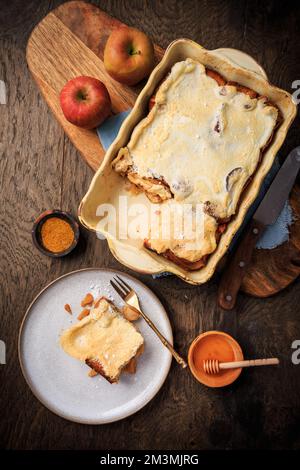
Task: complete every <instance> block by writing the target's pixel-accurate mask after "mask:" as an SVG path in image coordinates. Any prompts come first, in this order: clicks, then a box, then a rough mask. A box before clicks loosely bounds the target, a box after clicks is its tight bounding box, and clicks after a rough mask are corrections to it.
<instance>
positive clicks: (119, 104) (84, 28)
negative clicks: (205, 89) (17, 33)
mask: <svg viewBox="0 0 300 470" xmlns="http://www.w3.org/2000/svg"><path fill="white" fill-rule="evenodd" d="M121 24H122V23H121V22H120V21H118V20H116V19H115V18H112V17H111V16H109V15H107V14H106V13H104V12H103V11H101V10H100V9H99V8H97V7H95V6H94V5H91V4H88V3H85V2H81V1H73V2H68V3H64V4H63V5H61V6H59V7H58V8H56V9H55V10H53V11H52V12H51V13H49V14H48V15H47V16H46V17H45V18H44V19H43V20H42V21H41V22H40V23H39V24H38V25H37V26H36V27H35V29H34V30H33V32H32V34H31V36H30V38H29V41H28V45H27V51H26V57H27V63H28V66H29V69H30V72H31V73H32V75H33V77H34V79H35V81H36V83H37V85H38V87H39V89H40V91H41V93H42V95H43V97H44V98H45V100H46V102H47V104H48V106H49V107H50V109H51V111H52V112H53V114H54V116H55V117H56V119H57V120H58V121H59V123H60V124H61V125H62V127H63V129H64V131H65V132H66V134H67V135H68V136H69V138H70V140H71V141H72V142H73V144H74V145H75V147H76V148H77V149H78V150H79V152H80V153H81V155H82V157H83V158H84V159H85V160H86V162H87V163H88V164H89V165H90V167H91V168H92V169H93V170H95V171H96V170H97V169H98V168H99V165H100V163H101V161H102V159H103V156H104V153H105V152H104V150H103V148H102V146H101V144H100V142H99V139H98V136H97V134H96V131H95V130H85V129H80V128H79V127H75V126H73V125H72V124H70V123H69V122H68V121H67V120H66V119H65V117H64V115H63V113H62V111H61V108H60V104H59V92H60V90H61V89H62V87H63V86H64V84H65V83H66V82H67V81H68V80H70V79H71V78H73V77H76V76H78V75H89V76H92V77H96V78H98V79H99V80H101V81H102V82H103V83H105V85H106V86H107V89H108V91H109V94H110V97H111V101H112V110H113V113H115V114H116V113H119V112H121V111H125V110H127V109H129V108H131V107H132V106H133V105H134V103H135V100H136V97H137V95H138V94H139V92H140V90H141V88H142V87H143V83H141V84H139V85H138V86H136V87H129V86H126V85H121V84H120V83H118V82H116V81H115V80H113V79H112V78H111V77H109V75H108V74H107V73H106V71H105V69H104V64H103V51H104V46H105V43H106V41H107V38H108V36H109V35H110V33H111V31H112V30H113V29H114V28H116V27H118V26H120V25H121ZM163 53H164V51H163V49H162V48H161V47H159V46H156V45H155V57H156V62H159V61H160V59H161V57H162V56H163Z"/></svg>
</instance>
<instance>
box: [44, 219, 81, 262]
mask: <svg viewBox="0 0 300 470" xmlns="http://www.w3.org/2000/svg"><path fill="white" fill-rule="evenodd" d="M41 239H42V244H43V246H44V247H45V248H46V250H48V251H51V252H52V253H60V252H62V251H65V250H67V249H68V248H69V247H70V246H71V245H72V243H73V242H74V232H73V229H72V227H71V226H70V224H69V223H68V222H66V221H65V220H62V219H60V218H59V217H50V218H49V219H47V220H45V222H44V223H43V225H42V228H41Z"/></svg>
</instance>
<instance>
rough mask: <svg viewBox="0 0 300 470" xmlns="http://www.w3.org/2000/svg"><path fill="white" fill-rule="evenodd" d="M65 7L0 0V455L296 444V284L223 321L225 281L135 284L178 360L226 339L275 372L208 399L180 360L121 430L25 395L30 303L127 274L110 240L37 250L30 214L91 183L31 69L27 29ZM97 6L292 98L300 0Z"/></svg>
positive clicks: (254, 375) (71, 205) (67, 203)
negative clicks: (80, 419) (213, 53)
mask: <svg viewBox="0 0 300 470" xmlns="http://www.w3.org/2000/svg"><path fill="white" fill-rule="evenodd" d="M95 3H96V2H95ZM99 3H100V2H99ZM2 4H4V5H3V6H2ZM58 4H59V2H58V1H49V2H48V1H43V2H39V1H37V0H35V1H34V0H28V1H27V2H23V1H19V2H17V1H14V0H13V1H10V2H1V13H0V35H1V55H0V79H2V80H4V81H5V82H6V84H7V91H8V94H7V105H0V123H1V125H0V154H1V155H0V194H1V196H0V201H1V205H0V220H1V223H0V243H1V246H0V263H1V270H0V275H1V282H0V286H1V287H0V289H1V290H0V305H1V323H0V339H2V340H4V341H5V342H6V345H7V364H6V365H0V383H1V391H0V393H1V400H0V406H1V410H0V416H1V420H0V427H1V429H0V444H1V446H2V447H7V448H14V449H16V448H19V449H21V448H22V449H37V448H39V449H41V448H42V449H47V448H50V449H75V448H78V449H137V448H141V449H145V448H152V449H222V448H241V447H243V448H244V447H248V448H276V449H280V448H293V449H296V448H300V428H299V419H300V374H299V371H300V365H299V366H296V365H293V364H292V362H291V354H292V349H291V344H292V342H293V341H294V340H295V339H300V319H299V304H300V282H299V281H296V282H295V283H293V284H292V285H290V286H289V287H288V288H287V289H286V290H284V291H283V292H281V293H280V294H278V295H277V296H274V297H271V298H269V299H264V300H263V299H255V298H251V297H248V296H246V295H243V294H242V295H240V296H239V299H238V303H237V306H236V308H235V309H234V310H233V311H232V312H224V311H222V310H221V309H220V308H219V307H218V305H217V298H216V294H217V287H218V283H217V280H212V281H211V282H209V283H208V284H206V285H204V286H201V287H194V286H190V285H187V284H185V283H183V282H182V281H180V280H178V279H175V278H174V277H170V278H165V279H161V280H153V279H151V278H150V277H149V276H138V277H139V278H140V279H141V280H143V281H144V282H145V283H146V284H147V285H148V286H149V287H151V288H152V289H153V291H154V292H155V293H156V294H157V295H158V297H159V298H160V299H161V300H162V302H163V303H164V305H165V306H166V308H167V310H168V312H169V315H170V319H171V322H172V325H173V328H174V334H175V345H176V347H177V349H178V350H179V352H181V353H182V354H186V353H187V350H188V346H189V343H190V342H191V340H192V339H193V338H194V337H195V336H196V335H197V334H198V333H199V332H202V331H205V330H209V329H220V330H224V331H226V332H228V333H230V334H232V335H233V336H234V337H235V338H236V339H237V340H238V341H239V342H240V344H241V346H242V348H243V350H244V354H245V357H254V356H257V357H267V356H278V357H279V358H280V359H281V366H280V368H279V369H277V370H275V369H274V368H258V369H253V370H248V371H244V372H243V374H242V375H241V377H240V379H239V380H238V381H237V382H236V383H235V384H234V385H233V386H231V387H229V388H224V389H221V390H211V389H207V388H205V387H204V386H201V385H200V384H198V383H197V382H196V381H195V380H194V379H193V377H192V376H191V374H189V373H188V371H182V370H181V369H180V368H179V367H178V366H177V365H176V364H175V363H173V365H172V368H171V371H170V374H169V376H168V378H167V380H166V383H165V385H164V386H163V388H162V389H161V391H160V392H159V393H158V395H157V396H156V397H155V398H154V400H152V401H151V403H149V404H148V405H147V406H146V407H145V408H144V409H143V410H141V411H140V412H138V413H137V414H136V415H134V416H132V417H130V418H127V419H125V420H124V421H121V422H119V423H114V424H111V425H105V426H96V427H89V426H84V425H77V424H73V423H70V422H67V421H65V420H63V419H61V418H59V417H57V416H55V415H53V414H52V413H51V412H50V411H48V410H47V409H45V408H44V407H43V406H42V405H40V404H39V402H38V401H37V400H36V399H35V398H34V397H33V395H32V393H31V391H30V390H29V389H28V387H27V386H26V384H25V381H24V379H23V377H22V374H21V371H20V368H19V364H18V357H17V336H18V329H19V325H20V322H21V319H22V317H23V315H24V312H25V310H26V308H27V307H28V305H29V303H30V302H31V300H32V298H33V297H34V296H35V295H36V294H37V293H38V292H39V291H40V289H41V288H42V287H44V286H45V285H46V284H47V283H48V282H49V281H51V280H53V279H55V278H56V277H57V276H59V275H61V274H63V273H66V272H68V271H71V270H73V269H78V268H81V267H87V266H109V267H112V268H113V267H115V268H118V269H120V268H121V269H123V268H122V267H121V266H120V265H119V263H118V262H117V261H115V260H114V258H113V257H112V255H111V254H110V253H109V250H108V248H107V245H106V242H105V241H99V240H96V239H95V238H94V237H93V235H92V234H85V243H82V244H81V246H80V247H79V249H78V250H77V252H75V253H74V254H73V255H71V256H70V257H67V258H65V259H62V260H52V259H50V258H45V257H43V256H42V255H41V254H40V253H39V252H38V251H36V249H35V248H34V247H33V245H32V242H31V234H30V231H31V226H32V222H33V220H34V218H35V217H36V216H37V215H38V214H39V213H40V212H41V211H42V210H44V209H49V208H62V209H65V210H69V211H72V212H73V213H76V209H77V206H78V202H79V201H80V199H81V197H82V196H83V194H84V193H85V192H86V190H87V188H88V186H89V182H90V180H91V177H92V171H91V170H90V169H89V168H88V167H87V165H86V164H85V163H84V162H83V161H82V159H81V158H80V156H79V154H78V153H77V151H76V150H75V149H74V147H73V146H72V144H71V143H70V142H69V140H68V138H67V137H66V136H65V135H64V133H63V131H62V129H61V128H60V126H59V125H58V123H57V122H56V121H55V120H54V118H53V117H52V115H51V113H50V111H49V110H48V108H47V105H46V104H45V103H44V101H43V99H42V98H41V96H40V95H39V93H38V90H37V88H36V86H35V84H34V83H33V81H32V79H31V77H30V74H29V72H28V70H27V66H26V60H25V45H26V42H27V39H28V36H29V33H30V31H31V30H32V28H33V27H34V25H35V24H36V23H37V22H38V21H40V20H41V19H42V17H43V16H45V15H46V14H47V13H48V11H50V10H51V9H52V8H54V7H55V6H57V5H58ZM101 8H102V9H103V10H104V11H107V12H108V13H109V14H110V15H113V16H115V17H117V18H119V19H120V20H121V21H123V22H125V23H127V24H130V25H133V26H137V27H140V28H142V29H143V30H144V31H145V32H146V33H148V34H149V35H150V36H151V37H152V38H153V39H154V40H155V41H156V42H157V43H158V44H160V45H161V46H162V47H165V46H167V44H168V43H169V42H170V41H171V40H173V39H175V38H176V37H179V36H186V37H190V38H193V39H195V40H196V41H198V42H200V43H201V44H203V45H204V46H206V47H208V48H215V47H222V46H227V47H237V48H240V49H242V50H244V51H246V52H248V53H250V54H251V55H253V56H254V57H255V58H256V59H257V60H258V62H260V63H262V64H263V65H264V67H265V69H266V71H267V73H268V75H269V77H270V78H271V81H272V82H274V83H276V84H278V85H279V86H281V87H283V88H286V89H287V90H290V91H292V89H291V86H292V82H293V81H294V80H297V79H300V53H299V47H298V43H299V40H300V29H299V24H300V12H299V9H298V8H297V4H296V3H295V2H288V1H285V2H281V1H278V2H277V1H276V2H271V1H266V2H260V1H251V2H243V1H240V2H236V1H212V0H208V1H205V2H204V1H203V2H202V1H196V0H195V1H188V0H185V1H167V0H165V1H160V2H158V1H157V2H156V1H153V2H142V1H138V0H136V1H132V0H130V1H129V0H128V1H117V2H116V1H113V0H106V1H105V0H102V1H101ZM299 124H300V122H299V118H298V119H297V120H296V122H295V124H294V125H293V127H292V129H291V130H290V132H289V135H288V138H287V140H286V143H285V145H284V147H283V150H282V153H283V154H285V153H287V152H288V151H289V150H290V149H292V148H293V147H294V146H296V145H297V144H299ZM45 367H47V364H45Z"/></svg>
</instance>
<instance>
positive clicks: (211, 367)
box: [203, 357, 279, 375]
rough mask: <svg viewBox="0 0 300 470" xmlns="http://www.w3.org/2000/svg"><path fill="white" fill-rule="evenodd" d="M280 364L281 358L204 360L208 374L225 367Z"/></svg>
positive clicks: (235, 367)
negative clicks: (232, 360)
mask: <svg viewBox="0 0 300 470" xmlns="http://www.w3.org/2000/svg"><path fill="white" fill-rule="evenodd" d="M277 364H279V359H277V358H276V357H272V358H270V359H252V360H249V361H234V362H219V361H218V360H217V359H206V360H204V361H203V369H204V372H205V373H206V374H209V375H213V374H218V373H219V372H220V371H221V370H225V369H239V368H240V367H253V366H273V365H277Z"/></svg>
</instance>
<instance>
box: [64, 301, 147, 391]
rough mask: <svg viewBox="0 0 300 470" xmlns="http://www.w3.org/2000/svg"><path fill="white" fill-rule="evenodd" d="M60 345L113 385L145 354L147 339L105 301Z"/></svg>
mask: <svg viewBox="0 0 300 470" xmlns="http://www.w3.org/2000/svg"><path fill="white" fill-rule="evenodd" d="M60 344H61V346H62V348H63V349H64V351H65V352H66V353H67V354H69V355H70V356H72V357H75V358H76V359H79V360H80V361H84V362H85V363H86V364H87V365H88V366H90V367H91V368H92V369H93V370H95V371H96V372H98V373H99V374H101V375H102V376H103V377H105V379H107V380H108V381H109V382H110V383H114V382H118V380H119V377H120V375H121V372H122V371H123V370H124V369H126V367H127V366H128V365H129V364H130V362H131V361H132V360H133V359H134V358H135V357H136V356H137V355H139V354H140V353H141V352H142V350H143V345H144V338H143V336H142V335H141V333H140V332H139V331H138V330H137V329H136V327H135V326H134V325H133V324H132V323H131V322H129V321H128V320H126V319H125V318H124V316H123V315H122V314H121V312H120V311H119V310H118V309H117V307H116V306H115V305H114V304H113V303H112V302H110V301H109V300H108V299H106V298H105V297H103V298H101V300H100V301H99V303H98V306H97V308H94V309H92V310H91V313H90V314H89V315H88V316H87V317H85V318H83V319H82V320H81V321H79V322H78V323H76V325H73V326H72V327H71V328H69V329H67V330H65V331H64V332H63V334H62V335H61V337H60Z"/></svg>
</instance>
